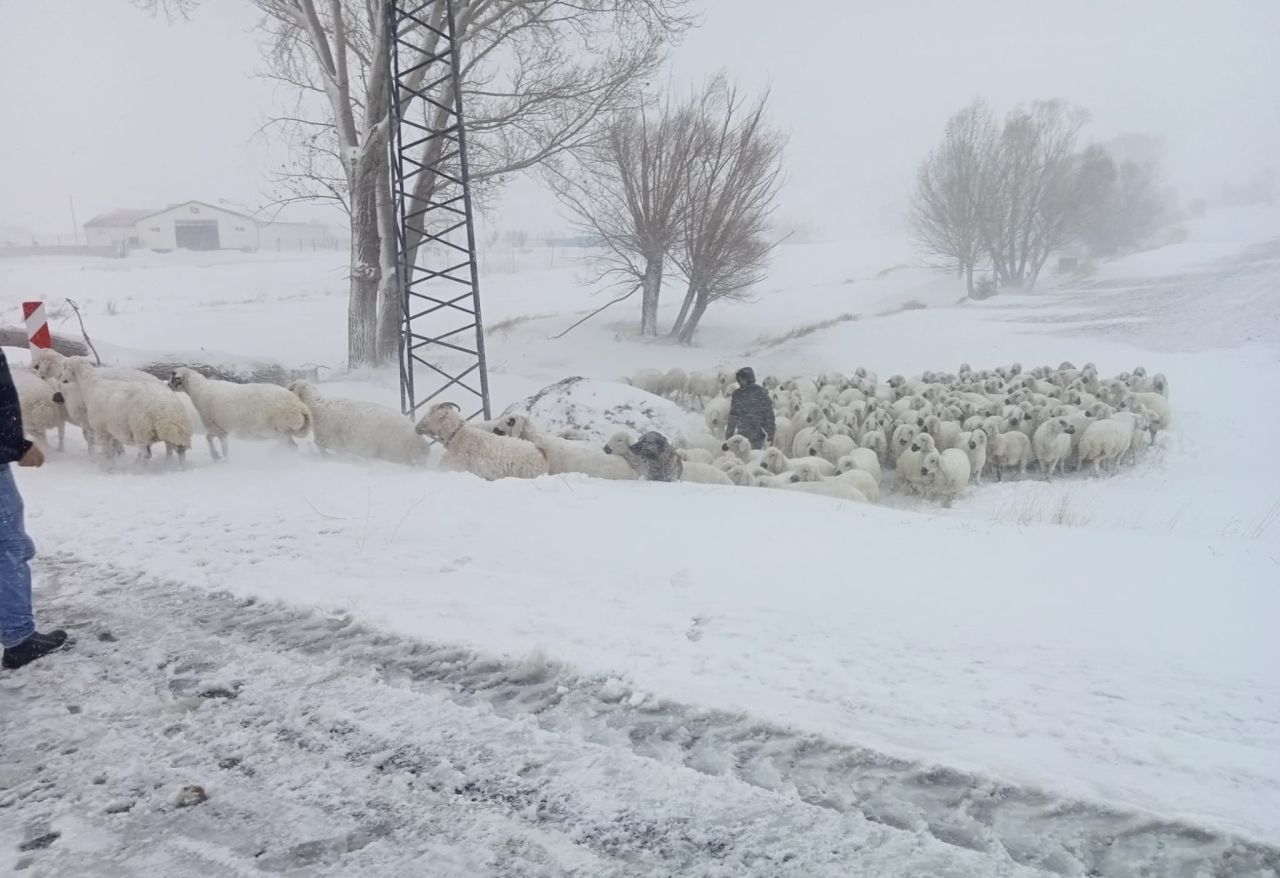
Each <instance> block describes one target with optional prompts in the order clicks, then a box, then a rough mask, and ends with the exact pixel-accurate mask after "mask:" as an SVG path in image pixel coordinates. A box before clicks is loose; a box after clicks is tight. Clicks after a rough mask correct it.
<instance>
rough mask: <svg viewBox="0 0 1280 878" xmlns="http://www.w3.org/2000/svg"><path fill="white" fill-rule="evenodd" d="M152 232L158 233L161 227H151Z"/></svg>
mask: <svg viewBox="0 0 1280 878" xmlns="http://www.w3.org/2000/svg"><path fill="white" fill-rule="evenodd" d="M151 231H153V232H158V231H160V227H159V226H152V227H151Z"/></svg>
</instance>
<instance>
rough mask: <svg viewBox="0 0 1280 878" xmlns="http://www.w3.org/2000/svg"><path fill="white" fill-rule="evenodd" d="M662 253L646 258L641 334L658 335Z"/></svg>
mask: <svg viewBox="0 0 1280 878" xmlns="http://www.w3.org/2000/svg"><path fill="white" fill-rule="evenodd" d="M664 258H665V257H664V255H663V254H662V253H657V254H654V255H652V256H646V257H645V261H644V279H643V282H642V289H641V297H642V298H641V301H640V334H641V335H657V334H658V296H659V294H660V293H661V292H662V265H663V260H664Z"/></svg>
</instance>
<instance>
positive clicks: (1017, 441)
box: [987, 430, 1034, 481]
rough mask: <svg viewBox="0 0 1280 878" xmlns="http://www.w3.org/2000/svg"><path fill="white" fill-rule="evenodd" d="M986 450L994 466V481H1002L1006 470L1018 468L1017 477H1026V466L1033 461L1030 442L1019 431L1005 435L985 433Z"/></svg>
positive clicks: (1012, 431) (1011, 431)
mask: <svg viewBox="0 0 1280 878" xmlns="http://www.w3.org/2000/svg"><path fill="white" fill-rule="evenodd" d="M987 440H988V444H987V450H988V453H989V455H990V457H991V460H992V461H993V462H994V463H995V465H996V481H1002V480H1003V479H1004V473H1005V470H1007V469H1012V468H1013V467H1017V468H1018V475H1019V476H1026V474H1027V464H1029V463H1031V461H1032V460H1033V459H1034V455H1033V452H1032V450H1031V440H1030V439H1029V438H1028V437H1027V434H1026V433H1023V432H1022V431H1021V430H1010V431H1009V432H1007V433H997V432H994V431H992V432H989V433H987Z"/></svg>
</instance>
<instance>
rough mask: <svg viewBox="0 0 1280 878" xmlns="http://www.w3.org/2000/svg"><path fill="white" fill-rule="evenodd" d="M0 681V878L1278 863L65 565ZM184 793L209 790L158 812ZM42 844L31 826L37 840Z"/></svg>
mask: <svg viewBox="0 0 1280 878" xmlns="http://www.w3.org/2000/svg"><path fill="white" fill-rule="evenodd" d="M41 568H42V569H41V570H40V573H41V575H42V581H43V583H44V586H43V607H44V610H45V613H46V615H47V616H48V617H50V618H53V617H56V618H59V619H65V620H67V621H68V622H69V623H70V624H69V626H68V627H70V628H71V629H72V631H73V633H74V635H75V637H76V638H77V644H76V646H75V647H74V649H73V650H72V651H71V652H69V653H67V654H65V655H63V656H60V657H58V658H57V659H54V660H50V661H48V662H45V663H42V664H39V665H35V666H33V667H32V668H30V669H28V670H26V671H24V672H22V673H21V674H13V675H8V676H5V677H0V741H3V744H4V753H5V759H4V761H3V764H2V765H0V815H3V816H2V817H0V866H4V865H7V866H9V867H10V868H11V869H21V870H22V872H21V874H25V875H33V876H34V875H46V874H48V875H53V874H91V875H95V876H117V875H118V876H126V875H129V876H131V875H165V876H182V875H197V874H198V875H201V876H207V878H217V876H236V875H259V874H263V873H264V872H268V873H271V872H275V873H287V874H305V875H331V874H332V875H337V874H344V875H347V874H363V875H391V874H406V875H410V874H411V875H432V876H435V875H459V876H462V875H467V876H470V875H522V876H523V875H583V876H603V875H770V876H772V875H779V876H781V875H797V876H799V875H804V876H813V875H850V874H857V875H903V876H922V875H932V876H973V875H1043V874H1060V875H1085V874H1089V875H1106V876H1127V875H1140V874H1141V875H1161V876H1181V875H1186V876H1192V875H1210V874H1212V875H1224V876H1270V875H1275V874H1276V873H1277V871H1280V850H1278V849H1275V848H1266V847H1263V846H1260V845H1257V844H1251V843H1247V842H1243V841H1239V840H1235V839H1231V838H1227V837H1223V836H1219V835H1216V834H1214V833H1212V832H1209V831H1205V830H1201V829H1196V828H1193V827H1186V826H1181V825H1177V824H1173V823H1169V822H1161V821H1158V820H1155V819H1151V818H1149V817H1146V816H1143V815H1140V814H1127V813H1122V812H1119V811H1114V810H1103V809H1099V808H1097V807H1094V806H1089V805H1085V804H1082V803H1077V802H1071V801H1068V800H1065V799H1061V798H1057V797H1055V796H1054V795H1052V794H1050V793H1047V792H1038V791H1034V790H1029V789H1020V788H1016V787H1011V786H1008V785H1002V784H998V783H995V782H992V781H989V780H983V779H981V778H975V777H971V776H968V775H964V774H961V773H959V772H955V771H951V770H945V769H938V768H932V767H929V766H923V765H919V764H913V763H911V762H908V761H904V760H897V759H890V758H887V757H883V756H879V755H877V754H874V753H871V752H869V751H865V750H859V749H856V748H851V747H847V746H838V745H835V744H832V743H830V742H827V741H825V740H823V739H821V738H819V737H816V736H812V735H804V736H801V735H797V734H794V733H791V732H788V731H786V730H783V729H779V728H776V727H770V726H767V725H765V724H762V723H760V722H758V721H755V720H753V719H751V718H749V717H744V716H739V715H732V714H727V713H721V712H715V711H707V710H695V709H691V708H686V707H682V706H679V705H674V704H670V703H665V702H661V701H657V700H655V699H654V698H652V697H650V698H647V699H641V698H639V697H638V696H637V697H631V698H627V697H624V696H625V694H626V693H625V692H621V691H619V690H617V689H616V687H614V686H613V685H611V684H610V683H608V682H603V681H601V680H598V679H589V678H582V677H576V676H573V675H571V674H569V673H568V672H566V671H564V670H562V669H560V668H558V667H556V666H555V665H553V664H551V663H548V662H541V661H536V660H534V661H530V662H526V663H524V664H520V665H511V664H505V663H503V662H501V661H498V660H494V659H490V658H487V657H484V656H479V655H476V654H474V653H472V652H469V651H466V650H462V649H454V648H449V647H442V646H429V645H426V644H422V643H416V642H413V641H409V640H404V639H399V638H396V637H393V636H390V635H387V634H385V633H380V632H377V631H374V630H371V629H367V628H364V627H362V626H360V625H358V624H355V623H353V622H352V620H351V619H350V618H349V617H348V616H346V615H341V614H334V613H323V612H319V611H311V610H302V609H295V608H290V607H286V606H283V605H265V604H260V603H254V602H252V601H248V600H244V599H236V598H232V597H230V596H227V595H217V594H209V593H207V592H202V591H197V590H193V589H188V588H185V587H184V586H182V585H181V584H178V583H173V582H164V581H157V580H149V579H144V578H142V577H140V576H138V575H137V574H134V573H131V572H128V571H125V570H122V569H117V568H113V567H110V566H106V565H103V564H89V563H86V562H84V561H81V560H79V559H77V558H75V557H73V556H70V555H58V556H52V557H47V558H46V559H45V560H44V561H43V562H42V564H41ZM193 784H194V785H199V786H201V787H203V788H204V790H205V791H207V794H208V799H207V801H204V802H202V803H200V804H196V805H194V806H192V807H187V808H183V807H178V806H177V804H176V799H177V796H178V794H179V791H180V790H181V789H182V788H183V787H184V786H187V785H193ZM55 836H56V837H55Z"/></svg>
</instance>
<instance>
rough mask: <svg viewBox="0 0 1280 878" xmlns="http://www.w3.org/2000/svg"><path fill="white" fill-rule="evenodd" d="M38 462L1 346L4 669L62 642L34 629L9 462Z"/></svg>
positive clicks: (56, 634)
mask: <svg viewBox="0 0 1280 878" xmlns="http://www.w3.org/2000/svg"><path fill="white" fill-rule="evenodd" d="M11 463H16V464H17V465H18V466H40V465H41V464H43V463H44V454H43V453H42V452H41V451H40V449H39V448H37V447H36V446H35V444H34V443H32V442H31V440H29V439H27V437H26V436H25V435H24V434H23V432H22V406H21V405H20V404H19V402H18V391H17V389H16V388H15V387H14V386H13V376H12V375H10V374H9V362H8V360H6V359H5V357H4V352H3V351H0V645H2V646H4V658H3V659H2V660H0V664H2V665H3V666H4V667H5V668H6V669H8V670H13V669H15V668H20V667H22V666H23V665H26V664H30V663H31V662H33V661H35V660H36V659H38V658H40V657H41V656H45V655H48V654H49V653H51V652H53V651H54V650H55V649H58V648H59V647H61V646H62V645H63V644H64V643H66V641H67V632H65V631H50V632H49V633H48V634H41V633H40V632H39V631H37V630H36V623H35V618H34V617H33V616H32V614H31V568H30V567H29V566H28V562H29V561H30V560H31V559H32V558H34V557H35V554H36V548H35V546H34V545H33V544H32V542H31V537H29V536H27V529H26V526H25V525H24V523H23V516H22V513H23V506H22V495H21V494H19V493H18V485H17V483H16V482H14V480H13V473H12V472H11V471H10V469H9V464H11Z"/></svg>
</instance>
